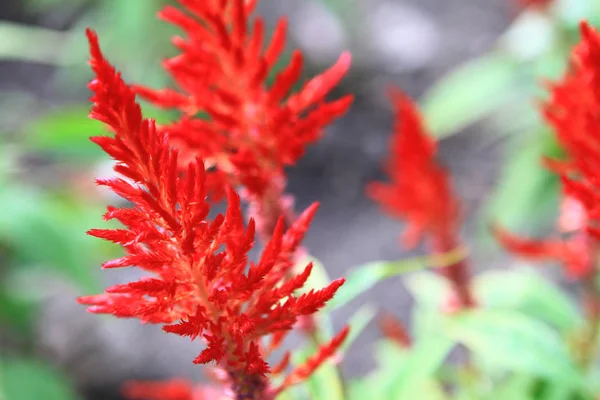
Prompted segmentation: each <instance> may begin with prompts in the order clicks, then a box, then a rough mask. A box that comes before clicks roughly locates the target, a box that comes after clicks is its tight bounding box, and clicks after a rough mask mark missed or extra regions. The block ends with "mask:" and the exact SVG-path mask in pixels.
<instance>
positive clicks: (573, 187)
mask: <svg viewBox="0 0 600 400" xmlns="http://www.w3.org/2000/svg"><path fill="white" fill-rule="evenodd" d="M581 34H582V40H581V42H580V43H579V44H578V45H577V46H576V47H575V49H574V51H573V56H572V66H571V70H570V71H569V72H568V73H567V74H566V75H565V77H564V78H563V79H562V80H561V81H560V82H557V83H554V84H551V85H550V95H551V96H550V100H549V101H548V102H547V104H546V105H545V107H544V115H545V117H546V119H547V121H548V122H549V123H550V124H551V125H552V127H553V128H554V132H555V134H556V137H557V138H558V141H559V142H560V144H561V146H562V147H563V148H564V150H565V151H566V153H567V155H568V160H567V161H564V162H557V161H550V162H548V164H549V166H550V167H551V168H552V169H554V170H555V171H557V172H558V173H559V174H560V175H561V179H562V181H563V183H564V191H565V194H566V195H567V196H572V197H574V198H576V199H577V200H578V201H579V202H581V203H582V204H583V206H584V208H585V209H586V212H587V216H588V218H589V219H588V222H589V229H590V230H592V231H596V228H597V221H598V218H599V217H600V208H599V207H598V204H600V135H599V134H598V132H600V34H599V33H598V32H597V31H596V30H595V29H594V28H592V27H590V26H589V25H588V24H587V23H585V22H582V24H581ZM595 234H596V235H597V236H600V235H599V234H598V232H595Z"/></svg>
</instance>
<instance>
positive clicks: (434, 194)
mask: <svg viewBox="0 0 600 400" xmlns="http://www.w3.org/2000/svg"><path fill="white" fill-rule="evenodd" d="M392 101H393V104H394V108H395V110H396V124H395V127H394V135H393V137H392V141H391V144H390V148H391V154H390V158H389V160H388V162H387V173H388V175H389V177H390V179H391V183H380V182H377V183H371V184H370V185H369V186H368V187H367V194H368V195H369V196H370V197H371V198H373V199H374V200H375V201H377V202H379V203H380V204H381V205H382V206H383V208H384V209H385V210H386V211H388V212H389V213H390V214H392V215H394V216H397V217H399V218H402V219H404V220H406V221H407V223H408V228H407V230H406V232H405V233H404V236H403V239H404V243H405V245H406V246H407V247H413V246H415V245H416V244H417V243H418V242H419V241H420V240H421V239H422V238H423V236H424V235H426V236H428V237H444V238H447V237H453V236H455V235H456V230H457V228H458V223H459V204H458V201H457V199H456V198H455V197H454V195H453V193H452V190H451V184H450V178H449V176H448V173H447V171H446V170H445V169H444V168H443V167H441V166H440V165H439V164H438V163H437V161H436V147H437V145H436V142H435V141H434V140H433V139H432V138H431V137H430V136H429V135H428V133H427V131H426V130H425V127H424V125H423V121H422V119H421V116H420V114H419V111H418V110H417V107H416V106H415V104H414V103H413V102H412V101H411V100H410V99H409V98H408V97H406V96H405V95H404V94H402V93H401V92H400V91H396V90H395V91H393V92H392Z"/></svg>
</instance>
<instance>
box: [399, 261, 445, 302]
mask: <svg viewBox="0 0 600 400" xmlns="http://www.w3.org/2000/svg"><path fill="white" fill-rule="evenodd" d="M404 285H405V286H406V288H407V289H408V291H409V292H410V294H411V295H412V296H413V298H414V299H415V302H416V307H419V308H425V309H429V310H435V311H438V310H439V309H440V307H442V306H443V303H444V302H445V301H446V299H447V298H448V295H449V294H450V286H449V284H448V281H447V280H446V279H445V278H444V277H442V276H440V275H439V274H436V273H434V272H431V271H423V272H420V273H418V274H414V275H411V276H407V277H405V278H404Z"/></svg>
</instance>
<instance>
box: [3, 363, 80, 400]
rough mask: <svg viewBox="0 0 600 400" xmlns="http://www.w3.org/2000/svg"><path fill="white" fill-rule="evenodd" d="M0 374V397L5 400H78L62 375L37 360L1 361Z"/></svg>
mask: <svg viewBox="0 0 600 400" xmlns="http://www.w3.org/2000/svg"><path fill="white" fill-rule="evenodd" d="M0 371H1V372H2V373H1V374H0V395H2V394H4V396H5V397H4V398H6V399H7V400H33V399H44V400H76V399H78V398H79V397H78V396H77V395H76V393H75V392H74V390H73V389H72V388H71V386H70V385H69V383H68V382H67V380H66V379H65V378H64V377H63V376H62V375H60V374H59V373H58V372H56V370H54V369H52V368H50V367H49V366H47V365H44V364H42V363H41V362H39V361H36V360H25V359H19V358H4V359H0Z"/></svg>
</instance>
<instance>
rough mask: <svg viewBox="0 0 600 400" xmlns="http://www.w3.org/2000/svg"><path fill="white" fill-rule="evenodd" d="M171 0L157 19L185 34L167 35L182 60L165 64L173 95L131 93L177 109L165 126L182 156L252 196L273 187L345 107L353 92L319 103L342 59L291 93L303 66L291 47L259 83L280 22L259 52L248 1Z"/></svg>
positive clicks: (258, 28) (252, 2) (258, 23)
mask: <svg viewBox="0 0 600 400" xmlns="http://www.w3.org/2000/svg"><path fill="white" fill-rule="evenodd" d="M179 3H180V4H181V6H182V7H183V9H184V10H180V9H177V8H175V7H172V6H167V7H166V8H164V9H163V10H162V12H161V13H160V17H161V18H163V19H164V20H166V21H168V22H170V23H172V24H174V25H176V26H178V27H179V28H181V29H182V31H183V32H184V34H185V38H182V37H175V38H174V39H173V43H174V45H175V46H176V47H177V48H178V49H179V50H181V54H180V55H178V56H176V57H174V58H171V59H169V60H167V61H165V63H164V68H165V69H166V70H167V72H168V73H169V74H170V75H171V76H172V77H173V79H174V80H175V82H176V83H177V85H178V86H179V90H177V91H176V90H171V89H163V90H152V89H148V88H145V87H141V86H140V87H136V91H137V92H138V93H139V94H140V95H141V96H142V97H144V98H146V99H147V100H149V101H151V102H152V103H154V104H155V105H158V106H160V107H165V108H176V109H178V110H180V111H181V112H182V113H183V115H182V118H181V120H179V121H177V122H175V123H173V124H172V125H169V126H166V127H164V129H165V130H167V131H169V132H170V135H171V138H172V139H173V140H176V141H177V143H178V145H179V146H180V147H184V148H186V154H188V155H200V156H202V157H203V158H204V160H205V162H206V163H207V165H210V166H211V167H214V169H215V173H216V174H217V175H216V176H217V177H219V178H220V179H225V180H226V182H228V183H230V184H233V185H239V184H241V185H243V186H244V187H246V188H247V189H248V191H249V194H250V195H252V196H254V197H258V198H261V197H262V196H264V195H265V191H267V190H269V188H270V186H271V182H272V181H274V180H278V179H282V177H284V172H283V168H284V167H285V166H288V165H293V164H295V163H296V161H297V160H298V159H299V158H300V157H301V156H302V154H303V153H304V150H305V147H306V145H308V144H310V143H313V142H314V141H316V140H317V139H319V138H320V136H321V132H322V129H323V127H324V126H326V125H327V124H329V123H330V122H331V121H333V120H334V119H336V118H338V117H339V116H341V115H342V114H344V113H345V112H346V110H348V108H349V106H350V103H351V102H352V96H350V95H347V96H343V97H342V98H340V99H337V100H334V101H331V102H327V101H325V97H326V95H327V94H328V93H329V92H330V91H331V90H332V88H334V87H335V86H336V85H337V84H338V82H339V81H340V80H341V79H342V78H343V76H344V75H345V74H346V72H347V71H348V69H349V67H350V54H349V53H344V54H342V55H341V56H340V58H339V60H338V61H337V62H336V63H335V64H334V65H333V66H332V67H331V68H330V69H328V70H327V71H325V72H324V73H322V74H321V75H318V76H316V77H315V78H313V79H311V80H309V81H308V82H307V83H305V84H304V85H303V86H302V88H301V89H300V90H299V91H298V92H297V93H293V94H291V90H292V87H293V86H294V85H295V84H296V83H297V82H298V81H299V79H300V73H301V70H302V64H303V57H302V53H301V52H300V51H295V52H293V53H292V55H291V61H290V63H289V65H288V66H287V67H286V68H285V69H283V70H282V71H281V72H280V73H279V74H278V75H277V77H276V79H275V81H274V83H273V84H272V85H271V87H267V84H266V80H267V76H268V75H269V73H271V72H272V70H273V68H274V66H275V64H276V63H277V60H278V59H279V57H280V56H281V54H282V52H283V49H284V44H285V35H286V27H287V22H286V20H284V19H281V20H280V21H279V23H278V24H277V27H276V28H275V31H274V33H273V35H272V38H271V40H270V43H269V44H268V45H267V46H266V47H264V48H263V46H264V44H263V42H264V36H265V28H264V22H263V20H262V19H261V18H256V19H254V21H251V20H250V17H249V15H250V14H251V13H252V12H253V10H254V8H255V6H256V4H257V3H258V1H257V0H246V1H244V0H219V1H217V0H179ZM199 113H203V114H204V115H205V116H206V118H201V117H200V116H199Z"/></svg>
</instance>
